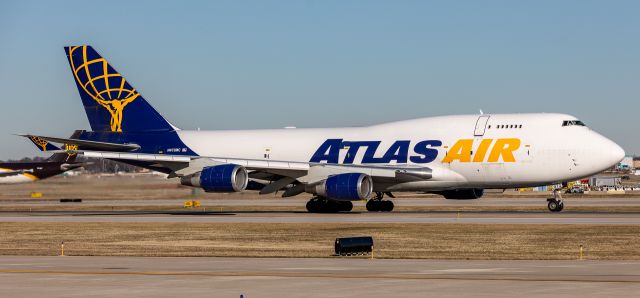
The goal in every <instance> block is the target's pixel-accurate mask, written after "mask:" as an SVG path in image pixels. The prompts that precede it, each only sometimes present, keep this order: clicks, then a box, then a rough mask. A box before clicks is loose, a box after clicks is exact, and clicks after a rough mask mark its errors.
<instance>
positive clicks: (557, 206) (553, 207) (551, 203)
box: [547, 189, 564, 212]
mask: <svg viewBox="0 0 640 298" xmlns="http://www.w3.org/2000/svg"><path fill="white" fill-rule="evenodd" d="M547 208H549V211H551V212H560V211H562V209H564V202H562V195H560V192H559V191H558V190H557V189H556V190H554V191H553V198H549V199H547Z"/></svg>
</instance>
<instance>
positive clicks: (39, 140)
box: [30, 136, 49, 151]
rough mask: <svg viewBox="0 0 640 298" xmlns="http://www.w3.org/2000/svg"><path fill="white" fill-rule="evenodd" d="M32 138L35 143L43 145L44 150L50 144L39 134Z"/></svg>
mask: <svg viewBox="0 0 640 298" xmlns="http://www.w3.org/2000/svg"><path fill="white" fill-rule="evenodd" d="M30 138H31V141H33V143H34V144H36V145H38V146H40V147H42V151H47V145H48V144H49V142H47V141H46V140H44V139H42V138H40V137H37V136H31V137H30Z"/></svg>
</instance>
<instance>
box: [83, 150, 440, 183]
mask: <svg viewBox="0 0 640 298" xmlns="http://www.w3.org/2000/svg"><path fill="white" fill-rule="evenodd" d="M78 152H79V153H80V154H83V155H84V156H86V157H95V158H106V159H117V160H134V161H145V162H154V163H156V164H158V165H162V166H165V167H167V168H170V169H171V170H172V171H173V172H172V174H173V175H172V176H173V177H180V176H186V175H190V174H193V173H196V172H198V171H200V170H202V168H204V167H208V166H215V165H221V164H237V165H241V166H243V167H245V168H247V169H248V170H253V171H259V172H265V173H270V174H275V175H280V176H287V177H293V178H296V179H298V180H300V182H304V183H313V182H317V181H320V180H323V179H325V178H326V177H327V176H329V175H335V174H340V173H363V174H367V175H369V176H371V177H374V178H376V177H379V178H393V179H401V180H415V179H422V180H424V179H431V178H432V170H431V168H428V167H409V166H401V165H397V166H363V165H335V164H321V163H308V162H291V161H273V160H257V159H236V158H222V157H190V156H181V155H164V154H138V153H124V152H98V151H78Z"/></svg>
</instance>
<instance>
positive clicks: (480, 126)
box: [473, 115, 490, 137]
mask: <svg viewBox="0 0 640 298" xmlns="http://www.w3.org/2000/svg"><path fill="white" fill-rule="evenodd" d="M489 117H490V116H489V115H481V116H480V117H478V121H476V129H475V130H474V131H473V136H475V137H481V136H484V131H485V129H487V122H488V121H489Z"/></svg>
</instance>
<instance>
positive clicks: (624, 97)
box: [0, 0, 640, 159]
mask: <svg viewBox="0 0 640 298" xmlns="http://www.w3.org/2000/svg"><path fill="white" fill-rule="evenodd" d="M638 15H640V2H638V1H586V0H583V1H528V2H524V1H211V2H208V1H207V2H197V1H175V2H169V1H166V2H165V1H106V2H105V1H101V2H91V1H2V2H0V38H1V42H0V90H1V93H0V94H2V98H0V102H1V103H2V108H1V109H0V111H2V116H1V117H0V144H2V145H1V147H0V159H9V158H19V157H23V156H32V155H37V154H38V153H37V152H36V149H35V147H33V146H32V145H31V144H30V143H29V142H28V141H27V140H24V139H22V138H19V137H15V136H12V135H11V134H12V133H20V132H37V133H41V134H47V135H56V136H66V135H69V134H70V133H71V132H72V131H73V130H74V129H88V128H89V125H88V122H87V120H86V116H85V114H84V111H83V109H82V105H81V103H80V98H79V96H78V93H77V90H76V88H75V85H74V82H73V79H72V77H71V74H70V71H69V67H68V64H67V61H66V59H65V56H64V50H63V46H65V45H71V44H91V45H93V46H94V47H95V48H96V50H98V51H99V52H100V53H101V54H102V55H103V56H105V57H106V58H107V59H109V61H110V62H111V64H112V65H113V66H114V67H115V68H116V69H117V70H118V71H119V72H121V73H122V74H124V75H125V77H127V79H128V81H129V82H131V83H132V85H133V86H134V87H136V88H137V89H138V90H140V91H141V93H142V94H143V95H144V96H145V98H146V99H147V100H149V101H150V102H151V103H152V104H153V105H154V106H155V107H156V109H158V110H159V111H160V112H161V113H162V114H163V115H164V116H166V117H167V118H168V119H169V120H170V121H171V122H172V123H174V124H176V125H177V126H179V127H181V128H185V129H189V128H197V127H201V128H203V129H232V128H274V127H284V126H290V125H293V126H298V127H334V126H355V125H366V124H373V123H378V122H384V121H392V120H399V119H407V118H415V117H425V116H433V115H446V114H474V113H477V112H478V110H479V109H483V110H484V111H485V112H486V113H505V112H563V113H570V114H573V115H575V116H577V117H579V118H581V119H582V120H583V121H584V122H586V123H587V124H588V125H589V126H590V127H591V128H593V129H594V130H596V131H598V132H601V133H603V134H605V135H606V136H608V137H610V138H612V139H613V140H614V141H616V142H618V143H619V144H621V145H622V146H623V147H624V148H625V150H626V151H627V153H630V154H634V153H638V154H640V140H639V139H638V138H636V135H637V133H635V128H636V123H637V122H638V120H637V119H638V114H639V108H640V107H639V105H640V104H639V103H638V99H639V98H640V83H639V82H640V38H638V37H639V36H640V18H638Z"/></svg>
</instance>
